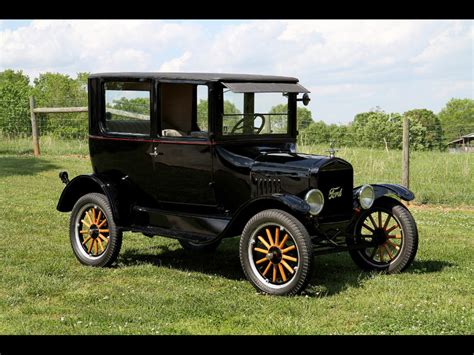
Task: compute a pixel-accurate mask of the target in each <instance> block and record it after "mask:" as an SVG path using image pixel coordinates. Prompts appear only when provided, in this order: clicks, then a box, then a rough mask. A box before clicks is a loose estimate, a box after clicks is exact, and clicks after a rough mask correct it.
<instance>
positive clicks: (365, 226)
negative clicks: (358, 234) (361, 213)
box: [362, 223, 375, 233]
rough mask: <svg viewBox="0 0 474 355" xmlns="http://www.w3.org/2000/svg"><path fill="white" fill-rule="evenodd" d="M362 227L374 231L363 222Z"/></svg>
mask: <svg viewBox="0 0 474 355" xmlns="http://www.w3.org/2000/svg"><path fill="white" fill-rule="evenodd" d="M362 227H364V228H366V229H368V230H369V231H371V232H372V233H374V232H375V231H374V230H373V229H372V228H370V227H369V226H368V225H367V224H365V223H363V224H362Z"/></svg>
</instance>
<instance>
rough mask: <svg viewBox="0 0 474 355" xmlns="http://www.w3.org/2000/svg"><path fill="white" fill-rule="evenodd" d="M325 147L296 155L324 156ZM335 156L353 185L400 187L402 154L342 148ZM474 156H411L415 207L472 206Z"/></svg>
mask: <svg viewBox="0 0 474 355" xmlns="http://www.w3.org/2000/svg"><path fill="white" fill-rule="evenodd" d="M327 149H328V147H327V146H298V151H299V152H305V153H311V154H324V155H327V152H326V151H327ZM336 156H338V157H341V158H343V159H346V160H347V161H349V162H350V163H351V164H352V165H353V167H354V184H355V185H361V184H365V183H378V182H386V183H393V184H401V180H402V152H401V151H399V150H390V151H388V152H387V151H385V150H381V149H368V148H341V149H340V150H339V151H338V152H337V153H336ZM473 181H474V154H466V153H464V154H461V153H458V154H453V153H447V152H416V151H415V152H411V153H410V190H412V191H413V192H414V193H415V203H417V204H442V205H449V206H462V205H472V204H473V201H474V183H473Z"/></svg>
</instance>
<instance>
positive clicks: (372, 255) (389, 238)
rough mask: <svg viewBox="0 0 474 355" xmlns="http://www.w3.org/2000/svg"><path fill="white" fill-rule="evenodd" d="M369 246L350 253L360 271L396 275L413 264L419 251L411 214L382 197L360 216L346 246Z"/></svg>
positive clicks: (396, 202) (397, 203)
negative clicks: (362, 243)
mask: <svg viewBox="0 0 474 355" xmlns="http://www.w3.org/2000/svg"><path fill="white" fill-rule="evenodd" d="M361 242H368V243H370V244H372V246H370V247H368V248H365V249H356V250H350V251H349V253H350V255H351V257H352V259H353V260H354V262H355V263H356V264H357V265H358V266H359V267H360V268H361V269H363V270H367V271H371V270H374V271H382V272H386V273H391V274H393V273H398V272H401V271H403V270H405V269H406V268H407V267H408V266H410V264H411V263H412V262H413V260H414V258H415V255H416V252H417V249H418V230H417V226H416V223H415V220H414V219H413V216H412V215H411V213H410V211H408V209H407V208H406V207H405V206H404V205H403V204H402V203H401V202H399V201H397V200H395V199H393V198H387V197H383V198H380V199H379V200H377V201H375V202H374V205H373V206H372V207H371V208H370V209H369V210H366V211H364V212H362V213H361V215H360V217H359V219H358V220H357V222H356V224H355V230H354V236H353V237H352V238H349V239H348V244H358V243H361Z"/></svg>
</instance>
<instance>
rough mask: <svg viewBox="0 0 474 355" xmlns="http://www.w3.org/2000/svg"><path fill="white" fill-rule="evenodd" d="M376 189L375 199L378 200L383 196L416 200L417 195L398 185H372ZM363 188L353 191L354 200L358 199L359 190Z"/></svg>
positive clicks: (358, 187)
mask: <svg viewBox="0 0 474 355" xmlns="http://www.w3.org/2000/svg"><path fill="white" fill-rule="evenodd" d="M371 185H372V187H373V188H374V192H375V199H378V198H380V197H382V196H394V195H395V196H397V197H398V198H400V199H402V200H405V201H412V200H413V199H415V194H414V193H413V192H412V191H410V190H408V189H407V188H406V187H405V186H402V185H397V184H371ZM361 187H362V186H357V187H356V188H354V190H353V195H354V198H356V196H357V193H358V191H359V189H360V188H361Z"/></svg>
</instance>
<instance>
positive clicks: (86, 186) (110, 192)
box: [56, 174, 120, 222]
mask: <svg viewBox="0 0 474 355" xmlns="http://www.w3.org/2000/svg"><path fill="white" fill-rule="evenodd" d="M91 192H98V193H102V194H104V195H105V196H106V197H107V199H108V200H109V203H110V206H111V209H112V213H113V217H114V221H116V222H117V221H119V220H120V213H119V203H118V202H119V201H118V194H117V189H116V187H115V185H114V184H113V183H112V182H111V181H109V180H108V179H107V178H106V177H103V176H98V175H95V174H90V175H78V176H76V177H75V178H74V179H72V180H71V181H69V182H68V184H67V185H66V187H65V188H64V190H63V192H62V193H61V196H60V197H59V201H58V205H57V206H56V209H57V210H58V211H60V212H70V211H72V209H73V207H74V205H75V203H76V202H77V200H79V199H80V198H81V197H82V196H84V195H85V194H88V193H91Z"/></svg>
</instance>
